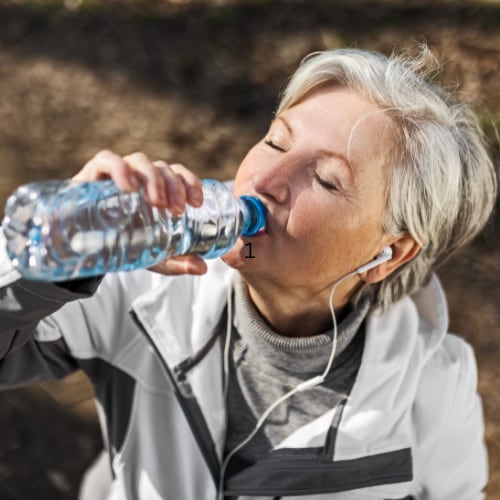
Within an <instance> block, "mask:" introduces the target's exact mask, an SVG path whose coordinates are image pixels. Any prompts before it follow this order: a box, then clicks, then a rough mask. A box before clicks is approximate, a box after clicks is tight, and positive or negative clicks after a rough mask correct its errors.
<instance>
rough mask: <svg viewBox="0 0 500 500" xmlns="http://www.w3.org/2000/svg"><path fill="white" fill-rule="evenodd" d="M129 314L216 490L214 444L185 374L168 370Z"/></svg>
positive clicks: (216, 477) (218, 465)
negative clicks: (170, 390)
mask: <svg viewBox="0 0 500 500" xmlns="http://www.w3.org/2000/svg"><path fill="white" fill-rule="evenodd" d="M129 313H130V315H131V317H132V319H133V321H134V323H135V324H136V325H137V327H138V328H139V330H140V331H141V332H142V333H143V334H144V335H145V337H146V339H147V341H148V343H149V345H150V346H151V347H152V348H153V350H154V351H155V353H156V355H157V356H158V358H159V360H160V363H161V364H162V366H163V368H164V370H165V374H166V376H167V378H168V379H169V380H170V382H171V383H172V385H173V387H174V392H175V396H176V398H177V401H178V402H179V405H180V407H181V409H182V411H183V413H184V416H185V417H186V420H187V421H188V424H189V427H190V428H191V431H192V433H193V435H194V437H195V440H196V442H197V444H198V447H199V448H200V451H201V454H202V456H203V458H204V459H205V462H206V464H207V466H208V468H209V470H210V474H211V476H212V479H213V481H214V484H215V485H216V489H217V488H218V484H219V474H220V462H219V458H218V456H217V453H216V451H215V444H214V442H213V440H212V438H211V434H210V432H209V430H208V427H207V424H206V421H205V419H204V417H203V414H202V412H201V409H200V407H199V405H198V402H197V401H196V398H194V397H189V394H191V395H192V393H191V391H190V390H186V388H187V386H188V385H189V383H188V382H187V378H186V374H185V372H184V371H182V370H180V369H179V368H178V367H177V369H174V371H172V370H171V369H170V367H169V366H168V364H167V362H166V361H165V359H164V357H163V356H162V355H161V352H160V351H159V349H158V347H157V346H156V344H155V342H154V341H153V339H152V338H151V336H150V334H149V332H148V331H147V329H146V328H145V326H144V325H143V324H142V322H141V320H140V319H139V317H138V316H137V313H136V312H135V311H134V310H133V309H130V311H129Z"/></svg>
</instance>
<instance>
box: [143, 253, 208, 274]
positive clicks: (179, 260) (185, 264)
mask: <svg viewBox="0 0 500 500" xmlns="http://www.w3.org/2000/svg"><path fill="white" fill-rule="evenodd" d="M149 270H150V271H154V272H156V273H160V274H166V275H169V276H174V275H180V274H194V275H201V274H204V273H206V272H207V263H206V262H205V261H204V260H203V259H202V258H201V257H198V256H197V255H180V256H177V257H172V258H170V259H167V260H164V261H163V262H160V263H159V264H156V265H155V266H152V267H150V268H149Z"/></svg>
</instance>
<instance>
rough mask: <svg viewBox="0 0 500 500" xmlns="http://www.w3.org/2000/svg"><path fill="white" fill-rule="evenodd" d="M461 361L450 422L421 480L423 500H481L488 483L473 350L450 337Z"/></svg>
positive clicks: (462, 342) (461, 341)
mask: <svg viewBox="0 0 500 500" xmlns="http://www.w3.org/2000/svg"><path fill="white" fill-rule="evenodd" d="M448 337H450V339H449V342H451V343H453V344H454V349H453V350H454V351H455V353H457V357H458V367H459V368H458V377H457V382H456V385H455V395H454V398H453V404H452V406H451V411H450V414H449V418H448V419H447V420H446V421H445V423H444V426H443V427H442V431H441V433H440V438H438V442H437V444H436V446H435V448H434V450H433V451H432V453H431V454H430V456H429V458H428V460H427V462H426V464H425V466H424V468H423V475H422V476H421V481H420V484H421V487H422V490H421V491H422V496H419V497H418V498H422V499H435V498H439V499H440V500H479V499H483V498H484V493H483V489H484V488H485V486H486V483H487V480H488V461H487V453H486V446H485V442H484V421H483V412H482V405H481V399H480V397H479V395H478V393H477V367H476V361H475V358H474V353H473V351H472V348H471V347H470V346H469V345H468V344H466V343H465V342H464V341H463V340H461V339H458V338H457V337H455V336H452V335H448Z"/></svg>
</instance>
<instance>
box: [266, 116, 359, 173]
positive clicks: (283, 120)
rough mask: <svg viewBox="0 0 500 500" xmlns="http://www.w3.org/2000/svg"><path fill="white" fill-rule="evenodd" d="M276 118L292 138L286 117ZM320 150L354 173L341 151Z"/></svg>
mask: <svg viewBox="0 0 500 500" xmlns="http://www.w3.org/2000/svg"><path fill="white" fill-rule="evenodd" d="M278 120H280V121H281V123H283V125H284V126H285V128H286V129H287V130H288V133H289V134H290V135H291V136H292V138H293V136H294V135H295V134H294V130H293V128H292V126H291V125H290V124H289V123H288V121H287V120H286V118H283V117H282V116H277V117H276V120H275V121H278ZM320 152H321V154H322V155H324V156H328V157H330V158H335V159H337V160H340V161H341V162H342V163H343V164H344V165H345V167H347V169H348V170H349V172H350V173H351V174H353V175H354V169H353V168H352V165H351V162H350V161H349V160H348V159H347V158H346V156H344V155H343V154H342V153H337V152H336V151H331V150H329V149H321V150H320Z"/></svg>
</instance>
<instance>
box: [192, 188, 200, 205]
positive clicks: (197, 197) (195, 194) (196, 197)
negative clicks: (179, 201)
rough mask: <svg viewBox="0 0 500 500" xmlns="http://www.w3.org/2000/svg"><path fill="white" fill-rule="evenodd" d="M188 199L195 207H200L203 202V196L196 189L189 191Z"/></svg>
mask: <svg viewBox="0 0 500 500" xmlns="http://www.w3.org/2000/svg"><path fill="white" fill-rule="evenodd" d="M189 197H190V199H191V201H192V202H193V203H194V204H195V205H198V206H199V205H201V204H202V202H203V196H202V194H201V193H200V192H199V191H198V190H197V189H192V190H191V191H189Z"/></svg>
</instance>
